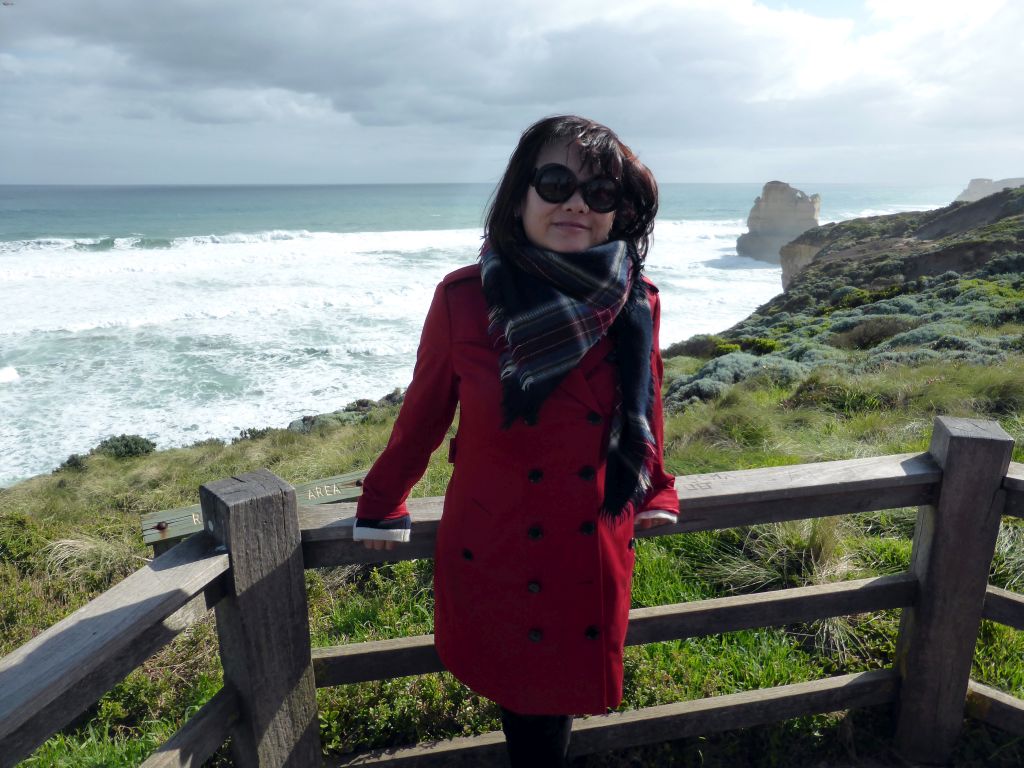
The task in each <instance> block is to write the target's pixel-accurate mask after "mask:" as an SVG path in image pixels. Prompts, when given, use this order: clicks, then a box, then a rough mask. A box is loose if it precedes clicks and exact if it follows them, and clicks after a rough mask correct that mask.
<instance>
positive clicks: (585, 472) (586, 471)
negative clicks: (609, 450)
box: [579, 464, 597, 480]
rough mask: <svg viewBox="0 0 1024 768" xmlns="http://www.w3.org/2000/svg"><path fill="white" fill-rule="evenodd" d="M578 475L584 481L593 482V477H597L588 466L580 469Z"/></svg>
mask: <svg viewBox="0 0 1024 768" xmlns="http://www.w3.org/2000/svg"><path fill="white" fill-rule="evenodd" d="M579 475H580V477H582V478H583V479H584V480H593V479H594V478H595V477H597V470H596V469H594V468H593V467H592V466H590V465H589V464H588V465H587V466H585V467H582V468H581V469H580V471H579Z"/></svg>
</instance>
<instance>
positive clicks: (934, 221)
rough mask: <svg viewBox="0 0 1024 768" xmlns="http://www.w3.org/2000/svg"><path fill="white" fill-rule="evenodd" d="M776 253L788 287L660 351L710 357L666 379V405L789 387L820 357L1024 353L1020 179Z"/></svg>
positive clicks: (838, 229)
mask: <svg viewBox="0 0 1024 768" xmlns="http://www.w3.org/2000/svg"><path fill="white" fill-rule="evenodd" d="M783 258H784V261H783V268H784V269H785V268H786V264H787V263H788V264H789V268H790V271H789V272H788V275H787V277H788V280H787V287H786V290H785V292H784V293H782V294H780V295H779V296H777V297H775V298H774V299H772V300H771V301H769V302H768V303H767V304H765V305H763V306H761V307H759V308H758V309H757V310H756V311H755V312H754V313H753V314H751V315H750V316H749V317H748V318H746V319H745V320H743V321H742V322H740V323H738V324H737V325H735V326H733V327H732V328H730V329H728V330H726V331H724V332H722V333H721V334H719V335H717V336H713V337H709V336H696V337H693V338H692V339H689V340H687V341H685V342H681V343H679V344H675V345H672V346H671V347H669V349H668V350H666V355H668V356H672V355H689V356H696V357H699V358H704V359H707V360H708V362H707V363H705V364H704V365H703V366H702V367H701V368H700V370H698V371H696V372H694V373H693V374H691V375H689V376H685V377H681V378H679V379H677V380H676V381H673V382H672V383H671V385H670V386H669V388H668V390H667V393H666V404H667V406H668V407H669V408H670V409H671V408H676V409H682V408H686V407H687V406H688V405H689V404H692V403H694V402H697V401H707V400H712V399H715V398H718V397H720V396H722V395H723V394H724V393H725V392H726V391H727V390H728V389H729V387H730V386H731V385H733V384H735V383H737V382H739V381H742V380H744V379H747V378H750V377H756V376H760V377H768V378H770V379H773V380H775V381H777V382H779V383H780V384H782V385H786V386H789V385H793V384H796V383H799V382H804V381H806V380H807V379H808V377H809V376H811V374H812V373H813V372H814V371H816V370H817V369H820V368H823V367H827V368H830V369H832V370H835V371H839V372H841V373H845V374H847V375H854V374H863V373H866V372H871V371H878V370H880V369H883V368H885V367H886V366H892V365H911V366H916V365H924V364H929V363H935V364H939V363H948V362H954V363H967V364H970V365H980V366H990V365H997V364H1002V363H1004V362H1005V361H1007V360H1008V359H1010V358H1013V359H1014V360H1016V361H1017V362H1020V359H1021V356H1022V353H1024V333H1022V328H1024V189H1011V190H1005V191H1003V192H999V193H997V194H995V195H990V196H988V197H986V198H984V199H982V200H980V201H978V202H975V203H953V204H951V205H949V206H946V207H945V208H939V209H936V210H932V211H920V212H914V213H903V214H895V215H891V216H874V217H869V218H862V219H853V220H850V221H844V222H838V223H835V224H828V225H825V226H823V227H818V228H816V229H813V230H810V231H809V232H806V233H805V234H804V235H802V236H800V237H799V238H797V240H795V241H794V242H793V243H791V244H790V245H789V246H787V247H786V249H785V250H784V254H783ZM801 386H802V385H801ZM1020 407H1024V402H1022V403H1020Z"/></svg>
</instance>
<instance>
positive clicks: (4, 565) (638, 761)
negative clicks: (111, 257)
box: [0, 355, 1024, 768]
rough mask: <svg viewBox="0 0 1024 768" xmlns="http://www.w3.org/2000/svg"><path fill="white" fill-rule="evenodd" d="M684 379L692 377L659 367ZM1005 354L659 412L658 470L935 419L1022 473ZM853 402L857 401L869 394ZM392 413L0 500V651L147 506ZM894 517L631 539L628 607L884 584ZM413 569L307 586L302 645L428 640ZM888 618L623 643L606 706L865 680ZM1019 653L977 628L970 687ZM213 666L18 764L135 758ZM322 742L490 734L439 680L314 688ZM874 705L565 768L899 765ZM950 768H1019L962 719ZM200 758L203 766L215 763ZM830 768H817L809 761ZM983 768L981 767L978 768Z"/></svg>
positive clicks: (847, 453)
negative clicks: (976, 427)
mask: <svg viewBox="0 0 1024 768" xmlns="http://www.w3.org/2000/svg"><path fill="white" fill-rule="evenodd" d="M669 362H670V370H672V371H673V373H675V374H676V375H685V374H687V373H690V372H692V371H693V370H695V369H696V367H697V366H699V364H700V361H696V360H694V359H693V358H685V357H679V358H673V359H672V360H671V361H669ZM1022 382H1024V360H1022V359H1021V358H1020V356H1017V355H1010V356H1009V357H1008V358H1007V360H1006V361H1005V362H1004V364H1003V365H1001V366H999V367H985V366H972V365H969V364H959V365H948V364H943V365H926V366H923V367H916V368H914V367H909V366H899V365H894V366H890V367H887V368H884V369H882V370H879V371H874V372H869V373H861V374H849V373H839V372H836V371H830V370H829V369H819V370H818V371H817V372H816V373H813V374H812V375H811V377H810V378H809V379H805V380H804V381H802V382H794V383H791V384H789V385H786V386H783V385H781V384H779V383H778V382H777V381H773V380H771V379H769V378H761V379H757V378H755V379H752V380H750V381H745V382H741V383H740V384H737V385H735V386H733V387H732V388H731V389H730V390H729V391H728V392H727V393H726V394H725V395H724V396H723V397H721V398H719V399H717V400H714V401H710V402H703V403H696V404H694V405H692V406H690V407H688V408H686V409H685V410H683V411H682V412H679V413H673V414H669V415H668V417H667V419H666V423H665V435H666V463H667V465H668V468H669V470H670V471H672V472H674V473H676V474H691V473H696V472H715V471H722V470H732V469H742V468H749V467H760V466H771V465H785V464H794V463H802V462H809V461H824V460H832V459H844V458H855V457H861V456H870V455H883V454H888V453H902V452H913V451H921V450H924V449H925V448H926V447H927V442H928V439H929V435H930V431H931V422H932V419H933V417H934V416H935V415H936V414H942V413H946V414H953V415H975V416H979V417H983V418H993V419H996V420H998V421H999V422H1000V423H1001V424H1002V426H1003V428H1004V429H1006V430H1007V431H1008V432H1009V433H1010V434H1011V435H1013V436H1014V437H1015V438H1016V439H1017V441H1018V445H1017V448H1016V449H1015V454H1014V458H1015V460H1017V461H1022V460H1024V455H1022V451H1024V447H1022V446H1024V419H1022V418H1021V415H1020V407H1019V406H1020V402H1021V400H1020V397H1021V390H1022V388H1024V383H1022ZM871 398H874V399H871ZM394 413H395V411H394V409H393V408H391V409H380V410H377V411H373V412H371V413H370V414H369V416H367V417H366V419H365V420H364V421H363V422H362V423H359V424H342V425H335V426H330V425H328V426H323V427H320V428H317V429H315V430H314V431H313V432H311V433H310V434H308V435H300V434H297V433H292V432H287V431H285V430H268V431H266V432H264V433H262V434H260V433H256V434H253V435H251V436H249V439H245V440H239V441H237V442H234V443H231V444H225V443H221V442H219V441H206V442H203V443H201V444H197V445H195V446H193V447H191V448H187V449H177V450H171V451H159V452H155V453H152V454H149V455H146V456H129V457H125V458H113V457H110V456H106V455H103V454H99V453H93V454H89V455H87V456H85V457H84V459H83V461H82V463H83V467H82V468H80V469H64V470H62V471H59V472H55V473H54V474H51V475H46V476H40V477H36V478H33V479H31V480H29V481H26V482H24V483H21V484H19V485H16V486H14V487H12V488H9V489H3V490H0V507H2V510H3V512H2V515H0V651H2V652H3V653H7V652H9V651H10V650H13V649H14V648H16V647H17V646H19V645H21V644H22V643H24V642H26V641H27V640H28V639H30V638H31V637H32V636H33V635H34V634H35V633H37V632H39V631H41V630H42V629H44V628H46V627H47V626H50V625H51V624H53V623H54V622H56V621H57V620H58V619H60V618H61V617H63V616H65V615H67V614H68V613H69V612H70V611H72V610H73V609H74V608H76V607H78V606H80V605H82V604H83V603H84V602H86V601H87V600H88V599H90V598H91V597H93V596H95V595H96V594H98V593H99V592H100V591H102V590H103V589H105V588H107V587H108V586H109V585H110V584H112V583H114V582H116V581H117V580H119V579H120V578H122V577H123V576H124V575H125V574H127V573H129V572H131V571H132V570H133V569H135V568H136V567H138V565H139V562H140V558H142V557H145V556H146V552H145V550H144V549H143V547H142V545H141V541H140V538H139V533H138V524H139V516H140V515H141V514H144V513H146V512H151V511H156V510H160V509H166V508H170V507H175V506H182V505H185V504H190V503H194V501H195V497H196V488H197V487H198V485H199V484H201V483H204V482H207V481H210V480H214V479H217V478H220V477H224V476H226V475H230V474H236V473H238V472H243V471H247V470H250V469H253V468H256V467H259V466H268V467H269V468H270V469H271V470H272V471H274V472H275V473H277V474H278V475H280V476H282V477H284V478H286V479H288V480H290V481H292V482H302V481H307V480H312V479H316V478H317V477H323V476H328V475H332V474H336V473H338V472H343V471H347V470H351V469H354V468H357V467H365V466H368V465H369V464H370V463H371V462H372V460H373V458H374V457H375V456H376V455H377V454H378V453H379V451H380V450H381V448H382V447H383V445H384V443H385V442H386V440H387V436H388V433H389V430H390V425H391V421H392V419H393V416H394ZM445 454H446V449H445V447H444V446H442V448H441V449H440V450H439V451H438V452H437V453H436V454H435V456H434V457H433V458H432V459H431V463H430V467H429V469H428V471H427V473H426V475H425V477H424V480H423V481H422V482H421V483H420V484H419V485H418V486H417V488H416V490H415V491H414V493H416V494H417V495H436V494H440V493H442V492H443V488H444V485H445V483H446V482H447V479H448V477H449V473H450V465H448V463H447V461H446V456H445ZM913 520H914V511H913V510H889V511H885V512H876V513H870V514H862V515H853V516H848V517H844V518H824V519H821V520H817V521H796V522H793V523H784V524H780V525H774V526H756V527H753V528H748V529H736V530H728V531H721V532H709V533H698V534H692V535H677V536H667V537H659V538H655V539H644V540H641V541H640V542H639V544H638V550H637V566H636V573H635V577H634V591H633V600H634V605H635V606H648V605H659V604H664V603H673V602H683V601H689V600H695V599H702V598H709V597H716V596H724V595H728V594H734V593H737V592H744V591H751V590H762V589H770V588H780V587H785V586H796V585H802V584H817V583H823V582H827V581H832V580H836V579H846V578H859V577H863V576H866V575H869V574H877V573H891V572H897V571H900V570H904V569H905V568H906V566H907V563H908V561H909V556H910V537H911V536H912V533H913ZM1022 539H1024V527H1022V526H1020V525H1019V524H1014V523H1006V524H1004V527H1003V531H1002V532H1001V534H1000V538H999V542H998V544H997V552H996V557H995V559H994V561H993V571H992V581H993V583H996V584H999V585H1002V586H1006V587H1008V588H1015V587H1016V588H1018V589H1020V588H1021V580H1022V579H1024V576H1022V575H1021V574H1024V547H1022V543H1024V542H1022ZM431 573H432V562H431V561H429V560H421V561H407V562H402V563H396V564H390V565H382V566H378V567H375V568H373V567H350V568H338V569H325V570H320V571H310V572H308V573H307V578H306V581H307V590H308V595H309V599H310V624H311V631H312V639H313V643H314V645H318V646H319V645H332V644H338V643H350V642H360V641H364V640H374V639H382V638H389V637H398V636H403V635H415V634H423V633H428V632H430V631H431V628H432V594H431V587H430V585H431ZM897 629H898V615H897V613H896V612H883V613H880V614H877V615H867V616H855V617H849V618H847V619H841V620H836V621H832V622H824V623H817V624H812V625H801V626H791V627H783V628H773V629H764V630H758V631H744V632H734V633H729V634H725V635H714V636H709V637H702V638H692V639H689V640H685V641H675V642H669V643H657V644H652V645H648V646H641V647H634V648H629V649H627V653H626V690H625V701H624V702H623V705H622V706H623V708H624V709H630V708H634V707H642V706H650V705H654V704H659V703H667V702H671V701H677V700H680V699H691V698H696V697H701V696H708V695H721V694H726V693H732V692H736V691H742V690H751V689H754V688H760V687H767V686H773V685H781V684H786V683H792V682H798V681H802V680H810V679H814V678H818V677H822V676H825V675H835V674H843V673H847V672H852V671H858V670H863V669H874V668H878V667H881V666H885V665H887V664H888V663H889V661H890V659H891V656H892V652H893V647H894V643H895V636H896V632H897ZM1022 658H1024V639H1022V635H1021V633H1018V632H1015V631H1013V630H1009V629H1006V628H1004V627H1000V626H997V625H994V624H989V623H986V624H985V625H984V626H983V629H982V632H981V636H980V638H979V643H978V647H977V651H976V654H975V662H974V664H975V669H974V675H975V677H976V678H977V679H979V680H981V681H982V682H986V683H988V684H990V685H994V686H996V687H998V688H1000V689H1002V690H1005V691H1008V692H1010V693H1012V694H1015V695H1017V696H1024V664H1022V663H1021V659H1022ZM220 681H221V670H220V664H219V659H218V657H217V653H216V632H215V628H214V625H213V622H212V619H211V618H207V619H206V620H204V621H202V622H200V623H199V624H197V625H196V626H194V627H192V628H191V629H190V630H189V631H187V632H186V633H184V634H183V635H182V636H181V637H179V638H178V639H177V640H176V641H175V642H173V643H172V644H171V645H169V646H168V647H167V648H165V649H163V650H162V651H161V652H160V653H158V654H157V655H156V656H155V657H153V658H152V659H150V660H148V661H147V662H146V663H145V664H144V665H143V666H142V667H141V668H140V669H138V670H136V671H135V672H133V673H132V674H131V675H129V677H128V678H126V679H125V680H124V681H123V682H122V683H120V684H119V685H118V686H116V687H115V688H114V689H113V690H112V691H111V692H109V693H108V694H107V695H105V696H104V697H103V698H102V699H101V700H100V701H99V702H98V703H97V705H96V706H95V707H93V708H92V709H91V710H90V711H89V712H88V713H87V719H86V720H84V721H83V722H84V724H80V725H77V726H74V727H71V728H69V729H67V730H65V731H64V732H62V733H60V734H58V735H56V736H55V737H53V738H52V739H51V740H50V741H48V742H47V743H46V744H45V745H44V746H43V747H42V748H40V750H38V751H37V752H36V754H35V755H33V756H32V757H31V758H30V759H29V760H27V761H26V762H25V763H24V765H25V766H32V768H37V767H38V768H42V766H53V765H75V766H79V765H104V766H107V765H110V766H131V765H137V764H138V763H139V762H140V761H141V760H142V759H143V758H144V756H145V755H146V754H148V752H149V751H150V750H151V749H152V748H153V746H154V745H156V744H157V743H159V742H161V741H162V740H163V739H165V738H166V737H167V736H168V735H169V734H170V733H171V732H173V731H174V730H175V729H176V728H177V727H179V726H180V725H181V724H182V723H183V722H184V720H185V719H186V718H187V717H188V716H189V715H190V714H191V713H192V712H194V711H195V709H196V708H197V707H198V706H200V705H201V704H202V702H203V701H205V700H206V699H208V698H209V697H210V696H212V695H213V693H214V692H215V691H216V690H217V688H218V687H219V685H220ZM317 695H318V702H319V707H320V710H319V711H320V729H321V737H322V740H323V744H324V747H325V749H327V750H329V751H330V752H332V753H336V754H340V753H348V752H351V751H354V750H361V749H366V748H370V747H383V746H389V745H395V744H403V743H411V742H414V741H418V740H429V739H437V738H446V737H450V736H453V735H468V734H475V733H482V732H486V731H488V730H493V729H495V728H497V727H498V719H497V711H496V709H495V707H494V705H493V704H491V703H490V702H488V701H486V700H484V699H481V698H480V697H478V696H476V695H475V694H472V693H471V692H469V691H468V690H466V689H465V688H464V687H463V686H461V685H460V684H459V683H458V682H457V681H455V680H454V679H453V678H452V677H451V676H450V675H447V674H444V673H442V674H436V675H424V676H420V677H414V678H401V679H396V680H388V681H380V682H375V683H367V684H359V685H350V686H341V687H338V688H332V689H322V690H320V691H318V694H317ZM890 722H891V718H890V715H889V713H888V712H887V711H885V710H884V708H883V709H881V710H871V711H863V712H855V713H850V714H845V715H844V714H839V715H826V716H819V717H812V718H801V719H798V720H794V721H789V722H786V723H781V724H777V725H773V726H766V727H763V728H754V729H748V730H745V731H738V732H733V733H730V734H725V735H715V736H708V737H705V738H697V739H685V740H681V741H676V742H668V743H665V744H661V745H657V746H653V747H645V748H642V749H635V750H628V751H625V752H620V753H614V754H609V755H600V756H591V757H588V758H585V759H580V760H579V761H577V763H576V765H577V768H579V766H588V767H589V766H595V767H596V766H607V767H608V768H613V767H614V768H619V767H621V766H628V765H653V764H657V765H680V766H684V765H685V766H689V765H705V766H726V765H730V766H731V765H735V764H746V765H764V766H768V765H816V764H843V761H847V763H849V764H856V763H855V762H854V761H856V760H863V759H871V760H875V761H877V762H876V764H882V765H887V764H898V763H896V762H895V757H894V756H893V755H892V754H891V742H890V736H891V733H890V727H891V726H890ZM958 749H959V752H958V755H957V758H956V759H957V761H958V763H957V764H959V765H982V764H987V765H997V766H998V765H1007V766H1009V765H1018V764H1020V763H1021V762H1022V761H1024V746H1022V745H1021V744H1020V743H1018V742H1017V741H1014V740H1012V739H1009V738H1008V737H1006V736H1005V735H1003V734H1000V733H999V732H997V731H994V730H991V729H987V728H984V727H982V726H979V725H977V724H973V725H971V726H970V727H969V728H968V729H967V730H966V731H965V736H964V739H963V740H962V743H961V745H960V747H959V748H958ZM226 760H227V758H226V757H224V756H223V755H221V756H220V757H218V758H215V759H214V761H213V763H212V764H213V765H226V764H227V762H226ZM830 761H831V762H830ZM986 761H987V762H986Z"/></svg>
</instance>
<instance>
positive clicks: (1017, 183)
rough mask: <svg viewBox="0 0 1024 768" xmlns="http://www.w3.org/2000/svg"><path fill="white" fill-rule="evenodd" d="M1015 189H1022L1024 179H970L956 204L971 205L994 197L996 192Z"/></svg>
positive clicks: (957, 198)
mask: <svg viewBox="0 0 1024 768" xmlns="http://www.w3.org/2000/svg"><path fill="white" fill-rule="evenodd" d="M1015 187H1024V178H1017V179H998V180H996V181H993V180H992V179H971V180H970V182H969V183H968V184H967V189H965V190H964V191H963V192H961V193H960V194H959V195H957V197H956V200H954V201H953V202H956V203H973V202H974V201H975V200H981V198H983V197H988V196H989V195H994V194H995V193H996V192H1002V191H1003V190H1004V189H1013V188H1015Z"/></svg>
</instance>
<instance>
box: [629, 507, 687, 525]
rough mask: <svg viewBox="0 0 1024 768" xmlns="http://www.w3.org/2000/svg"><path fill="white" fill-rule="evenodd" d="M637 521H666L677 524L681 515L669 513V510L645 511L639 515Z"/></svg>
mask: <svg viewBox="0 0 1024 768" xmlns="http://www.w3.org/2000/svg"><path fill="white" fill-rule="evenodd" d="M636 519H637V521H640V520H665V521H667V522H669V523H675V522H676V521H677V520H678V519H679V513H677V512H669V511H668V510H667V509H645V510H644V511H643V512H639V513H637V516H636Z"/></svg>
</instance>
